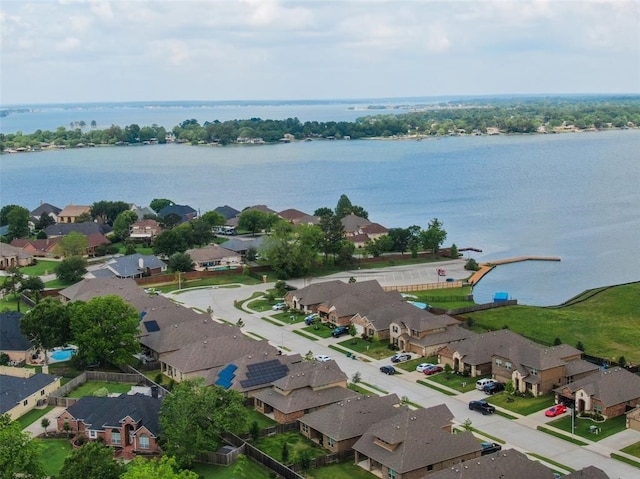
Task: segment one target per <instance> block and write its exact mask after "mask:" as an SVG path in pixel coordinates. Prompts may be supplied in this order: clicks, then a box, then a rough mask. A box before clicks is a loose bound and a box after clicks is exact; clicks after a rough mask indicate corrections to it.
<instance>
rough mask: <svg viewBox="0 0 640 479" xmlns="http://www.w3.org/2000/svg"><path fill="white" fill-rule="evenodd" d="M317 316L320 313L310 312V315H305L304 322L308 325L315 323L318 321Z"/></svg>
mask: <svg viewBox="0 0 640 479" xmlns="http://www.w3.org/2000/svg"><path fill="white" fill-rule="evenodd" d="M317 317H318V315H317V314H315V313H313V314H310V315H309V316H305V318H304V324H306V325H307V326H309V325H312V324H313V323H315V322H316V318H317Z"/></svg>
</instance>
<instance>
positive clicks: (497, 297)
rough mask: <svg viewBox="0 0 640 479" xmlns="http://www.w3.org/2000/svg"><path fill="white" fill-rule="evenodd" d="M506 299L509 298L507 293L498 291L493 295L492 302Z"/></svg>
mask: <svg viewBox="0 0 640 479" xmlns="http://www.w3.org/2000/svg"><path fill="white" fill-rule="evenodd" d="M508 299H509V293H504V292H500V293H496V294H494V295H493V302H494V303H499V302H500V301H507V300H508Z"/></svg>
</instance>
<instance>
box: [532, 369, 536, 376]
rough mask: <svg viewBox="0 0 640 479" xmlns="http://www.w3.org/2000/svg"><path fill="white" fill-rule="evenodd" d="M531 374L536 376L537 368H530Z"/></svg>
mask: <svg viewBox="0 0 640 479" xmlns="http://www.w3.org/2000/svg"><path fill="white" fill-rule="evenodd" d="M531 374H533V375H534V376H537V374H538V370H537V369H536V368H533V369H531Z"/></svg>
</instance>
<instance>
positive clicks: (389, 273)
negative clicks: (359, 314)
mask: <svg viewBox="0 0 640 479" xmlns="http://www.w3.org/2000/svg"><path fill="white" fill-rule="evenodd" d="M463 265H464V262H463V261H462V260H454V261H452V262H450V264H445V265H442V263H439V266H438V267H443V268H445V269H446V270H447V277H453V278H455V279H462V278H465V277H466V276H467V275H466V272H465V271H464V268H463ZM431 270H433V271H431ZM351 276H353V277H355V278H356V280H358V281H363V280H365V279H377V280H378V281H380V282H381V284H382V285H383V286H386V285H391V284H415V283H423V282H424V283H428V282H435V281H437V278H438V276H437V273H436V271H435V266H434V267H431V266H427V267H425V266H424V265H419V266H400V267H393V268H385V269H382V270H362V271H361V270H354V271H347V272H344V273H340V274H338V275H333V276H328V277H324V278H312V279H311V280H309V279H306V280H298V281H293V282H292V284H294V285H297V286H303V285H304V284H305V283H306V284H309V282H310V281H311V282H316V281H324V280H328V279H343V280H348V278H350V277H351ZM416 278H419V279H416ZM404 281H406V282H404ZM298 283H300V284H298ZM272 286H273V283H267V284H261V285H255V286H238V287H212V288H206V289H194V290H185V291H181V292H177V294H176V293H174V294H168V295H167V296H170V297H171V298H172V299H174V300H176V301H178V302H180V303H182V304H183V305H185V306H188V307H195V308H198V309H200V310H206V309H207V308H208V307H209V306H211V307H212V308H213V314H214V317H216V318H222V319H225V320H227V321H230V322H233V323H235V322H236V321H237V320H238V319H239V318H242V321H243V323H244V326H243V328H242V329H243V331H244V332H245V333H246V334H249V335H251V334H252V333H253V334H255V335H258V336H259V337H262V338H266V339H267V340H269V342H271V344H273V345H275V346H278V347H282V348H283V350H284V351H285V353H289V352H298V353H300V354H301V355H303V356H304V355H305V354H306V353H307V352H308V351H312V352H313V354H314V355H315V354H327V355H329V356H330V357H331V358H333V359H335V360H336V361H337V362H338V364H339V365H340V367H341V368H342V370H343V371H344V372H345V373H346V374H347V376H348V377H349V378H351V377H352V376H353V375H354V374H355V373H356V372H359V373H360V374H361V380H362V381H364V382H366V383H369V384H373V385H375V386H376V387H378V388H380V389H382V390H384V391H387V392H389V393H396V394H397V395H398V396H399V397H403V396H407V397H408V398H409V399H410V400H411V401H412V402H415V403H417V404H420V405H422V406H425V407H429V406H435V405H437V404H442V403H444V404H446V405H447V406H448V407H449V409H450V410H451V411H452V413H453V414H454V416H455V419H456V421H458V422H459V423H463V422H464V421H465V419H467V418H469V419H471V420H472V425H473V427H474V428H477V429H479V430H480V431H483V432H486V433H487V434H491V435H492V436H495V437H498V438H500V439H502V440H504V441H506V443H507V444H506V446H505V447H511V448H515V449H518V450H520V451H522V452H534V453H536V454H539V455H541V456H543V457H545V458H548V459H551V460H553V461H556V462H558V463H560V464H564V465H566V466H568V467H571V468H573V469H580V468H582V467H586V466H589V465H594V466H597V467H599V468H601V469H603V470H604V471H605V472H606V473H607V474H608V475H609V477H610V478H611V479H616V478H618V479H634V478H636V477H638V470H637V469H635V468H634V467H632V466H629V465H627V464H625V463H622V462H620V461H617V460H614V459H611V458H610V457H609V454H610V453H611V452H617V451H618V450H619V449H621V448H622V447H625V446H627V445H629V444H633V443H635V442H638V441H640V432H637V431H624V432H623V433H620V434H616V435H615V436H612V437H609V438H607V439H605V440H602V441H600V442H598V443H593V444H590V445H588V446H583V447H580V446H576V445H574V444H571V443H570V442H567V441H564V440H561V439H558V438H555V437H553V436H550V435H548V434H545V433H542V432H540V431H537V430H536V427H537V426H538V425H540V424H543V423H544V422H546V421H547V419H546V418H545V417H544V414H543V413H542V412H539V413H536V414H533V415H530V416H527V417H525V418H523V419H518V420H509V419H506V418H504V417H501V416H499V415H492V416H483V415H482V414H480V413H477V412H475V411H470V410H469V409H468V401H469V400H471V399H474V398H480V397H481V396H483V394H482V393H481V392H479V391H472V392H470V393H466V394H461V395H458V396H447V395H445V394H442V393H440V392H438V391H435V390H433V389H430V388H427V387H425V386H422V385H420V384H418V383H416V382H415V379H416V378H417V377H418V376H417V373H403V374H401V375H396V376H387V375H385V374H382V373H380V371H379V367H380V365H382V364H389V362H388V361H386V360H382V361H372V362H364V361H357V360H356V361H354V360H352V359H349V358H347V357H346V356H342V355H340V354H339V353H338V352H337V351H335V350H333V349H330V348H329V347H328V346H329V344H332V343H334V342H339V341H343V340H344V338H341V339H334V338H329V339H323V340H319V341H311V340H308V339H306V338H304V337H302V336H300V335H298V334H295V333H293V330H294V329H296V328H300V327H303V326H304V324H303V323H302V324H301V323H298V324H290V325H285V326H276V325H274V324H272V323H270V322H268V321H264V320H262V319H261V318H262V317H265V316H269V315H271V314H273V312H263V313H254V312H248V311H246V310H244V311H240V310H238V309H237V308H236V307H235V306H234V302H236V301H237V302H239V303H240V302H242V301H243V300H246V299H247V298H249V297H251V296H252V294H253V293H255V292H265V291H266V290H267V289H268V288H271V287H272Z"/></svg>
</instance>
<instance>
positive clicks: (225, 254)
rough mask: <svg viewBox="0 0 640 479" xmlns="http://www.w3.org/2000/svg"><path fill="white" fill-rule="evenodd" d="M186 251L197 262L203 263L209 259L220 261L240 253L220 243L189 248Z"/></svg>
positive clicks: (235, 256)
mask: <svg viewBox="0 0 640 479" xmlns="http://www.w3.org/2000/svg"><path fill="white" fill-rule="evenodd" d="M186 253H187V254H188V255H189V256H191V259H193V261H195V262H196V263H203V262H207V261H220V260H224V259H227V258H233V259H235V258H237V257H238V253H236V252H235V251H231V250H230V249H227V248H225V247H223V246H220V245H218V244H212V245H209V246H205V247H203V248H194V249H188V250H187V251H186Z"/></svg>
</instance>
